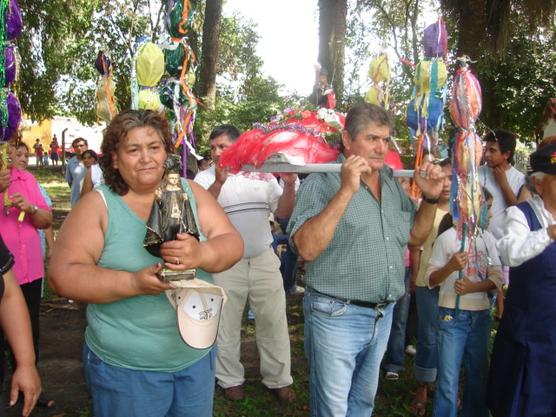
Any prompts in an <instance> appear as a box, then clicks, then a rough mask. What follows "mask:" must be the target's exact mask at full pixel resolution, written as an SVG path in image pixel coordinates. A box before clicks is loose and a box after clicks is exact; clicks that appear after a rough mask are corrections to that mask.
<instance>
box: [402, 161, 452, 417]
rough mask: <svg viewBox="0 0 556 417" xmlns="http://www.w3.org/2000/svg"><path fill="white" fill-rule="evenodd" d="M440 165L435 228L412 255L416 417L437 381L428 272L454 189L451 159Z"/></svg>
mask: <svg viewBox="0 0 556 417" xmlns="http://www.w3.org/2000/svg"><path fill="white" fill-rule="evenodd" d="M439 165H440V168H441V169H442V172H443V173H444V180H443V184H442V192H441V193H440V197H439V200H438V206H437V207H436V211H435V214H434V221H433V226H432V229H431V231H430V233H429V235H428V236H427V239H426V240H425V242H424V243H423V246H422V247H421V248H414V249H413V250H412V251H411V252H412V253H411V256H412V258H413V259H412V264H413V266H414V269H413V271H412V275H411V283H410V286H411V288H412V289H413V292H414V293H415V299H416V307H417V349H416V354H415V363H414V369H413V372H414V375H415V379H416V380H417V383H418V385H417V389H416V390H415V394H414V397H413V400H412V402H411V410H412V412H413V413H414V414H415V415H417V416H424V415H425V413H426V411H427V400H428V385H429V384H432V383H434V382H435V381H436V374H437V362H438V361H437V353H438V351H437V333H438V287H434V288H429V287H428V282H427V277H426V271H427V266H428V263H429V259H430V256H431V253H432V247H433V244H434V241H435V240H436V237H437V236H438V226H439V225H440V222H441V221H442V219H443V218H444V216H445V215H446V214H448V212H449V210H450V189H451V186H452V164H451V162H450V159H448V158H447V159H444V160H442V161H441V162H440V164H439Z"/></svg>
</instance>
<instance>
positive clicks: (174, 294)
mask: <svg viewBox="0 0 556 417" xmlns="http://www.w3.org/2000/svg"><path fill="white" fill-rule="evenodd" d="M171 285H172V286H174V287H176V288H175V289H173V290H168V291H166V296H167V297H168V300H169V301H170V304H171V305H172V307H174V308H175V309H176V317H177V323H178V329H179V332H180V336H181V338H182V339H183V341H184V342H185V343H186V344H187V345H188V346H190V347H192V348H195V349H207V348H209V347H211V346H212V345H214V343H215V342H216V337H217V335H218V325H219V323H220V313H221V312H222V306H223V305H224V303H225V302H226V294H225V292H224V289H223V288H221V287H219V286H217V285H214V284H211V283H208V282H206V281H203V280H200V279H198V278H194V279H190V280H181V281H172V282H171Z"/></svg>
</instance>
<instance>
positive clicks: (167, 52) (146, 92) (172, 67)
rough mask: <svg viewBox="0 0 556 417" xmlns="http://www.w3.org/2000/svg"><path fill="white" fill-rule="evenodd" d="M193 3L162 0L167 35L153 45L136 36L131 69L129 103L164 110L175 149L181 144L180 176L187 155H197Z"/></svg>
mask: <svg viewBox="0 0 556 417" xmlns="http://www.w3.org/2000/svg"><path fill="white" fill-rule="evenodd" d="M196 5H197V2H196V1H192V0H166V5H165V9H166V10H167V15H166V18H165V26H166V30H167V35H168V36H167V39H166V40H165V41H164V42H162V43H161V44H160V45H156V44H155V43H153V42H151V41H150V40H149V39H148V38H147V37H144V36H143V37H141V38H139V39H138V41H137V43H136V50H137V52H136V54H135V57H134V63H133V65H132V73H131V96H132V99H131V107H132V108H133V109H145V110H153V111H159V112H165V113H166V116H167V119H168V121H169V122H170V125H171V126H172V130H173V142H174V146H175V148H176V150H177V149H179V148H180V147H181V157H182V161H183V163H182V166H183V171H182V175H183V176H184V177H185V176H186V172H187V155H188V154H192V155H193V156H195V158H197V159H201V157H199V155H197V153H196V152H195V134H194V130H193V127H194V124H195V117H196V113H197V98H196V97H195V96H194V94H193V91H192V88H193V84H194V83H195V68H196V65H195V64H196V58H195V54H194V52H193V49H192V48H191V46H190V45H189V37H190V36H191V34H192V33H193V26H192V23H193V19H194V17H195V13H196Z"/></svg>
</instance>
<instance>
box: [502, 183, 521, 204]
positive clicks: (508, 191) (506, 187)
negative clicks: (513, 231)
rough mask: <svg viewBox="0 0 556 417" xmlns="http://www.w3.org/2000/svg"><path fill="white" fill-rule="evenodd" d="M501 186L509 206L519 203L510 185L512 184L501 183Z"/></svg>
mask: <svg viewBox="0 0 556 417" xmlns="http://www.w3.org/2000/svg"><path fill="white" fill-rule="evenodd" d="M499 186H500V190H501V191H502V195H503V196H504V201H505V202H506V205H507V206H508V207H509V206H515V205H516V204H517V197H516V195H515V194H514V192H513V190H512V188H511V187H510V184H508V183H507V182H506V183H504V184H499Z"/></svg>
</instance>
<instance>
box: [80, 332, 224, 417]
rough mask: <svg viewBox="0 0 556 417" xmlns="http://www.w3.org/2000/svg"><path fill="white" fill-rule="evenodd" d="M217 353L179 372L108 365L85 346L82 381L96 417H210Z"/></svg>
mask: <svg viewBox="0 0 556 417" xmlns="http://www.w3.org/2000/svg"><path fill="white" fill-rule="evenodd" d="M215 358H216V349H212V350H211V351H210V352H209V353H208V354H207V355H206V356H204V357H203V358H202V359H201V360H199V361H198V362H195V363H194V364H193V365H191V366H188V367H187V368H185V369H182V370H181V371H178V372H154V371H139V370H133V369H127V368H122V367H119V366H113V365H109V364H107V363H106V362H104V361H102V360H101V359H100V358H99V357H98V356H97V355H95V354H94V353H93V352H92V351H91V350H90V349H89V347H88V346H87V344H86V343H85V345H84V347H83V364H84V368H85V379H86V381H87V386H88V388H89V392H90V393H91V397H92V399H93V411H94V415H95V417H114V416H118V417H211V416H212V403H213V398H214V384H215V375H214V373H215V366H214V361H215Z"/></svg>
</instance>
